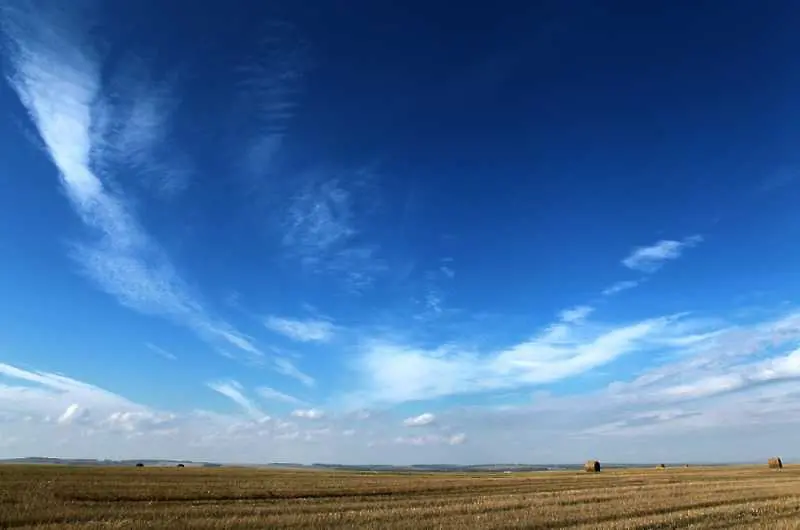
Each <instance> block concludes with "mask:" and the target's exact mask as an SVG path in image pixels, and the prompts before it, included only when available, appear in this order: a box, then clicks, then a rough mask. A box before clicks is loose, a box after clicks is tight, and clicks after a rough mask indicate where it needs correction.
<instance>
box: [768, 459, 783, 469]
mask: <svg viewBox="0 0 800 530" xmlns="http://www.w3.org/2000/svg"><path fill="white" fill-rule="evenodd" d="M767 465H768V466H769V468H770V469H783V461H781V458H780V457H779V456H775V457H772V458H770V459H769V460H767Z"/></svg>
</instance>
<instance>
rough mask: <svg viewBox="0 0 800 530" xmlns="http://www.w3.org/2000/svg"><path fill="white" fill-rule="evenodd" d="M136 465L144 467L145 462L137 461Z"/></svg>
mask: <svg viewBox="0 0 800 530" xmlns="http://www.w3.org/2000/svg"><path fill="white" fill-rule="evenodd" d="M136 467H144V464H142V463H141V462H137V463H136Z"/></svg>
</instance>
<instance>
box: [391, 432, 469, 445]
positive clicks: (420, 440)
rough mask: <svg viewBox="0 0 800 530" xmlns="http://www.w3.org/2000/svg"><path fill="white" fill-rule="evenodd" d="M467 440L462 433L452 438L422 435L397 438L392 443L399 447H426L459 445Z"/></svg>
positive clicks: (438, 435)
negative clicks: (399, 445)
mask: <svg viewBox="0 0 800 530" xmlns="http://www.w3.org/2000/svg"><path fill="white" fill-rule="evenodd" d="M466 440H467V436H466V435H465V434H463V433H461V434H454V435H452V436H442V435H440V434H422V435H419V436H398V437H396V438H395V439H394V443H396V444H401V445H412V446H417V447H420V446H426V445H461V444H463V443H464V442H465V441H466Z"/></svg>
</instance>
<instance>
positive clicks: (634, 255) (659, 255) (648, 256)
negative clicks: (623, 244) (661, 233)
mask: <svg viewBox="0 0 800 530" xmlns="http://www.w3.org/2000/svg"><path fill="white" fill-rule="evenodd" d="M702 241H703V238H702V236H699V235H693V236H689V237H687V238H684V239H683V240H681V241H676V240H672V239H662V240H661V241H658V242H656V243H654V244H652V245H650V246H646V247H638V248H636V249H634V250H633V251H632V252H631V253H630V254H629V255H628V256H627V257H626V258H625V259H623V260H622V264H623V265H625V266H626V267H628V268H629V269H633V270H638V271H642V272H654V271H655V270H657V269H658V268H659V267H661V265H663V263H664V262H665V261H670V260H675V259H678V258H679V257H681V254H683V251H684V250H686V249H687V248H691V247H693V246H696V245H698V244H700V243H701V242H702Z"/></svg>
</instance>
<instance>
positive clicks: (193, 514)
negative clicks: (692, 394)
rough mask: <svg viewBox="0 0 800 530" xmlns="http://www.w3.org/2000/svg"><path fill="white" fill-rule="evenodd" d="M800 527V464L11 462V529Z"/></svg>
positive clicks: (5, 494)
mask: <svg viewBox="0 0 800 530" xmlns="http://www.w3.org/2000/svg"><path fill="white" fill-rule="evenodd" d="M188 527H191V528H199V529H203V528H205V529H221V528H252V529H256V528H258V529H265V528H297V529H301V528H307V529H311V528H354V529H357V528H362V529H366V528H371V529H378V528H388V529H394V528H397V529H408V530H412V529H413V530H417V529H423V528H443V529H444V528H447V529H465V528H553V529H555V528H582V529H588V528H607V529H622V528H630V529H633V528H642V529H644V528H649V529H659V528H663V529H667V528H763V529H783V528H800V468H797V469H794V468H793V467H792V466H789V467H787V468H785V469H784V470H783V471H782V472H776V471H772V470H769V469H767V468H766V466H763V467H728V468H720V467H717V468H667V469H665V470H657V469H638V470H637V469H628V470H608V471H603V472H602V473H599V474H588V473H583V472H578V471H559V472H537V473H515V474H489V473H483V474H444V473H442V474H399V473H398V474H389V473H386V474H373V473H353V472H346V471H335V472H328V471H305V470H303V471H278V470H257V469H236V468H217V469H208V468H205V469H204V468H190V467H187V468H181V469H178V468H157V467H151V468H148V467H145V468H138V469H137V468H113V467H68V466H32V465H6V466H0V528H37V529H56V528H188Z"/></svg>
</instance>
